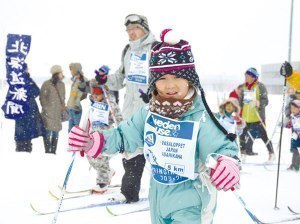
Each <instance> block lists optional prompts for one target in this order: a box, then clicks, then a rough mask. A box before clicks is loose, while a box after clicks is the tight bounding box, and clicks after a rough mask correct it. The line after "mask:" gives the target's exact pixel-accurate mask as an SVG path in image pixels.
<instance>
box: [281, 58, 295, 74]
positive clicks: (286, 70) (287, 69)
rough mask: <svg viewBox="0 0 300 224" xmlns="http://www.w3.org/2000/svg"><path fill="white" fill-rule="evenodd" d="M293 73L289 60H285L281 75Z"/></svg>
mask: <svg viewBox="0 0 300 224" xmlns="http://www.w3.org/2000/svg"><path fill="white" fill-rule="evenodd" d="M292 73H293V67H292V66H291V64H290V63H288V62H287V61H286V62H284V63H283V64H282V66H281V68H280V75H282V76H284V77H289V76H291V75H292Z"/></svg>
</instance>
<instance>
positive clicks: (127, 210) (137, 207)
mask: <svg viewBox="0 0 300 224" xmlns="http://www.w3.org/2000/svg"><path fill="white" fill-rule="evenodd" d="M149 209H150V208H149V201H148V200H146V201H144V200H139V201H138V202H134V203H129V204H121V205H117V206H106V211H107V212H108V213H109V214H111V215H113V216H120V215H128V214H132V213H137V212H143V211H149Z"/></svg>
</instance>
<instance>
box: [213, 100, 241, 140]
mask: <svg viewBox="0 0 300 224" xmlns="http://www.w3.org/2000/svg"><path fill="white" fill-rule="evenodd" d="M240 110H241V109H240V106H239V102H238V100H237V99H235V98H232V97H229V98H228V99H226V100H224V102H223V103H221V104H220V106H219V113H217V114H216V117H217V118H218V119H219V122H220V124H222V125H223V127H224V128H225V129H226V130H227V131H228V132H230V133H234V134H237V135H241V134H242V132H243V129H244V127H245V126H246V123H245V121H244V120H243V119H242V118H241V117H240V115H239V114H240Z"/></svg>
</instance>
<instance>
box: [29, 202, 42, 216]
mask: <svg viewBox="0 0 300 224" xmlns="http://www.w3.org/2000/svg"><path fill="white" fill-rule="evenodd" d="M30 208H31V209H32V211H34V213H35V214H36V215H45V214H44V213H42V212H39V211H38V210H36V208H35V207H34V206H33V204H32V203H30Z"/></svg>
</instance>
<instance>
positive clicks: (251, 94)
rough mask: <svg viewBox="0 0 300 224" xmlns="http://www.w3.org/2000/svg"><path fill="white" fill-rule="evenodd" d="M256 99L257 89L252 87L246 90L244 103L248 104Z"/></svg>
mask: <svg viewBox="0 0 300 224" xmlns="http://www.w3.org/2000/svg"><path fill="white" fill-rule="evenodd" d="M255 100H256V89H255V88H254V89H251V90H244V99H243V103H244V104H248V103H250V102H251V101H255Z"/></svg>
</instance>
